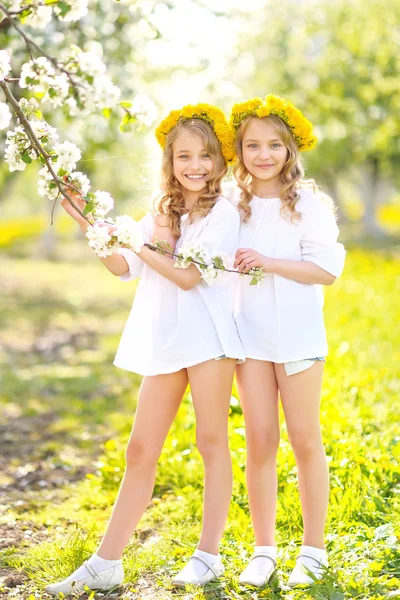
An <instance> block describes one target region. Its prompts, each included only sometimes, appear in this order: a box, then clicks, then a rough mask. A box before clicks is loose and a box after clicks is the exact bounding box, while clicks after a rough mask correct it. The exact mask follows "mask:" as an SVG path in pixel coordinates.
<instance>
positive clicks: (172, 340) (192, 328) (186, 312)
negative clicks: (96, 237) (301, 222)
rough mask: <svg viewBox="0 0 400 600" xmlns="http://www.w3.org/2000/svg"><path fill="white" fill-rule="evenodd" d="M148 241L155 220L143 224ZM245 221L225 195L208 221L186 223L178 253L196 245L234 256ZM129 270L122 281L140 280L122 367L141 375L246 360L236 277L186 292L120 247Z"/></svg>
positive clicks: (219, 278) (121, 354) (121, 347)
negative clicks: (234, 306)
mask: <svg viewBox="0 0 400 600" xmlns="http://www.w3.org/2000/svg"><path fill="white" fill-rule="evenodd" d="M140 224H141V228H142V234H143V238H144V241H145V242H150V241H151V239H152V236H153V230H154V219H153V216H152V215H151V213H148V214H147V215H146V216H145V217H144V218H143V219H142V220H141V221H140ZM239 226H240V220H239V215H238V212H237V210H236V209H235V208H234V207H233V206H232V204H231V203H230V202H228V200H226V199H225V198H223V197H220V198H219V199H218V200H217V202H216V204H215V206H214V207H213V208H212V210H211V211H210V212H209V214H208V215H206V216H205V217H204V218H199V219H197V220H196V221H194V222H193V223H190V221H189V217H188V215H184V216H183V217H182V221H181V237H180V239H179V240H178V243H177V247H176V248H177V251H178V250H179V248H180V247H181V246H183V245H186V244H187V243H189V242H193V241H196V242H198V243H199V244H201V245H203V246H204V247H205V248H206V249H207V250H208V251H209V252H210V253H211V255H213V254H216V253H217V252H218V251H221V252H224V253H226V254H230V255H234V254H235V252H236V249H237V247H238V241H239ZM119 252H120V254H122V255H123V256H124V257H125V259H126V261H127V263H128V265H129V272H128V273H127V274H125V275H122V276H121V279H122V281H130V280H132V279H136V278H137V277H140V281H139V283H138V287H137V290H136V294H135V298H134V302H133V306H132V310H131V312H130V315H129V318H128V321H127V323H126V325H125V329H124V331H123V334H122V338H121V341H120V344H119V347H118V352H117V355H116V357H115V360H114V364H115V365H116V366H117V367H120V368H122V369H126V370H128V371H133V372H135V373H139V374H140V375H146V376H149V375H159V374H165V373H174V372H176V371H179V370H180V369H183V368H187V367H191V366H193V365H196V364H199V363H202V362H204V361H206V360H210V359H215V358H218V357H220V356H223V355H225V356H227V357H229V358H236V359H241V360H243V359H244V350H243V346H242V343H241V341H240V338H239V336H238V332H237V327H236V324H235V321H234V319H233V315H232V303H233V291H234V285H235V278H236V277H237V275H235V274H229V273H224V272H219V274H218V276H217V279H216V280H215V282H214V283H213V284H212V285H211V286H209V285H207V284H206V283H205V282H203V281H200V283H199V284H197V285H196V286H195V287H193V288H192V289H191V290H188V291H184V290H181V289H180V288H179V287H178V286H177V285H176V284H175V283H173V282H171V281H169V280H168V279H166V278H165V277H163V276H162V275H159V274H158V273H157V272H156V271H155V270H153V269H152V268H150V267H149V266H148V265H146V264H145V263H144V262H143V261H142V260H141V259H140V258H138V256H137V255H136V254H135V253H134V252H132V251H131V250H127V249H121V250H120V251H119Z"/></svg>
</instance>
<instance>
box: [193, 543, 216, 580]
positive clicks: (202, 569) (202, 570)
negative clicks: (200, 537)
mask: <svg viewBox="0 0 400 600" xmlns="http://www.w3.org/2000/svg"><path fill="white" fill-rule="evenodd" d="M193 555H194V556H200V557H201V558H204V559H205V560H206V561H207V562H208V563H210V564H211V565H213V566H214V565H216V566H218V567H219V566H221V557H220V555H219V554H210V553H209V552H204V551H203V550H198V549H196V550H195V551H194V552H193ZM184 570H185V575H193V576H194V577H196V578H197V577H202V576H203V575H205V574H206V573H207V571H208V568H207V567H206V565H205V564H204V563H202V562H200V561H199V560H189V562H188V563H187V564H186V566H185V569H184Z"/></svg>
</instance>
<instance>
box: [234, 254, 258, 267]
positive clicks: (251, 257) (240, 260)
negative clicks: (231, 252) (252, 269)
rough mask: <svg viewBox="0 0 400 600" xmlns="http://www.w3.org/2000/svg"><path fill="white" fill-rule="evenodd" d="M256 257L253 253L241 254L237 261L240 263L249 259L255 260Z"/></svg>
mask: <svg viewBox="0 0 400 600" xmlns="http://www.w3.org/2000/svg"><path fill="white" fill-rule="evenodd" d="M253 259H254V257H253V256H252V254H250V253H249V252H248V253H245V254H241V255H240V256H239V257H238V258H237V259H236V263H237V264H238V265H239V264H240V263H243V262H249V260H253Z"/></svg>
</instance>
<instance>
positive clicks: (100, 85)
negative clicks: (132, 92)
mask: <svg viewBox="0 0 400 600" xmlns="http://www.w3.org/2000/svg"><path fill="white" fill-rule="evenodd" d="M93 87H94V98H93V100H94V104H95V105H97V106H99V107H100V108H114V107H115V106H116V105H117V103H118V101H119V99H120V96H121V90H120V89H119V88H118V87H116V86H115V85H113V83H112V81H111V79H110V78H109V77H108V76H107V75H103V76H102V77H98V78H96V79H95V80H94V82H93Z"/></svg>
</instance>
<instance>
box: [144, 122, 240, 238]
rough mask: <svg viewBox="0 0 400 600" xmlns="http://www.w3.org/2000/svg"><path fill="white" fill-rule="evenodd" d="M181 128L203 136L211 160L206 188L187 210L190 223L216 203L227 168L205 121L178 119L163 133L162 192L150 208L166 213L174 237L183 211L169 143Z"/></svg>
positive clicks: (181, 194) (182, 195) (180, 186)
mask: <svg viewBox="0 0 400 600" xmlns="http://www.w3.org/2000/svg"><path fill="white" fill-rule="evenodd" d="M183 129H186V130H188V131H190V132H192V133H193V134H195V135H198V136H200V137H201V138H202V139H203V141H204V148H205V150H206V151H207V153H208V154H209V156H210V157H211V160H212V162H213V170H212V173H211V177H210V179H209V180H208V181H207V188H206V190H205V191H204V192H203V193H202V194H201V195H200V196H199V197H198V198H197V200H196V203H195V205H194V207H193V208H192V210H191V211H190V213H189V219H190V221H191V222H193V221H194V220H195V219H197V218H201V217H205V216H206V215H208V213H209V212H210V210H211V209H212V208H213V206H214V205H215V203H216V202H217V198H218V196H220V195H221V182H222V179H223V178H224V176H225V175H226V173H227V171H228V166H227V163H226V161H225V159H224V157H223V155H222V152H221V145H220V143H219V141H218V139H217V136H216V135H215V133H214V131H213V128H212V127H211V125H209V124H208V123H207V122H206V121H204V120H202V119H196V118H193V119H182V120H180V121H179V122H178V123H177V125H176V126H175V127H174V128H173V129H171V131H170V132H169V133H168V135H167V139H166V144H165V147H164V150H163V160H162V168H161V192H162V193H161V195H160V196H159V197H158V198H156V200H155V202H154V208H155V210H156V212H157V213H158V214H161V215H164V216H167V219H168V222H169V223H168V226H169V228H170V230H171V232H172V234H173V236H174V237H175V238H176V239H178V238H179V237H180V235H181V217H182V215H183V214H184V213H185V212H186V209H185V197H184V191H183V189H182V185H181V184H180V183H179V181H178V180H177V179H176V177H175V175H174V164H173V143H174V141H175V140H176V139H177V137H178V135H179V134H180V132H181V131H182V130H183Z"/></svg>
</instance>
